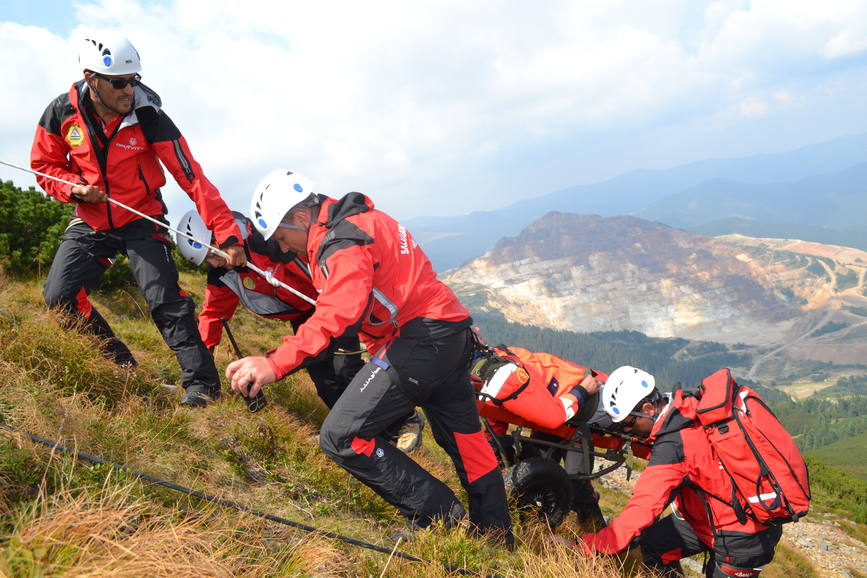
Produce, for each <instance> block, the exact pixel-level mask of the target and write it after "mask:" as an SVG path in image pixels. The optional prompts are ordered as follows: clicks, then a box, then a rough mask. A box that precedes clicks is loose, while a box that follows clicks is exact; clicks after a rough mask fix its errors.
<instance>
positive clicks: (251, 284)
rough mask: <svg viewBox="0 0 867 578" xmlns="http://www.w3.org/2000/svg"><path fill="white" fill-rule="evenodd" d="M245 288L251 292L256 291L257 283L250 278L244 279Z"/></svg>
mask: <svg viewBox="0 0 867 578" xmlns="http://www.w3.org/2000/svg"><path fill="white" fill-rule="evenodd" d="M244 287H246V288H247V289H250V290H252V289H255V288H256V282H255V281H253V279H251V278H250V277H244Z"/></svg>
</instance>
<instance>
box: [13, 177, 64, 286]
mask: <svg viewBox="0 0 867 578" xmlns="http://www.w3.org/2000/svg"><path fill="white" fill-rule="evenodd" d="M71 214H72V205H69V204H64V203H58V202H57V201H55V200H53V199H51V198H49V197H46V196H45V195H43V194H42V193H40V192H38V191H37V190H36V189H34V188H32V187H31V188H29V189H27V190H22V189H19V188H18V187H16V186H14V185H13V184H12V182H11V181H6V182H2V183H0V223H2V228H0V262H2V264H3V266H4V268H5V269H6V272H7V273H9V274H11V275H15V276H18V277H24V276H29V275H32V274H34V273H38V272H39V271H40V270H42V269H46V268H47V267H48V265H50V264H51V260H52V259H53V258H54V253H55V251H56V250H57V245H58V244H59V243H60V237H61V235H63V230H64V229H65V228H66V224H67V222H68V221H69V215H71Z"/></svg>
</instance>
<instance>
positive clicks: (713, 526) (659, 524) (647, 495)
mask: <svg viewBox="0 0 867 578" xmlns="http://www.w3.org/2000/svg"><path fill="white" fill-rule="evenodd" d="M602 404H603V406H604V408H605V411H606V413H608V415H609V416H610V417H611V419H612V421H613V422H614V424H615V425H616V426H619V427H620V428H621V430H622V431H623V432H625V433H628V434H631V435H634V436H636V437H638V438H647V439H649V441H651V442H653V451H652V453H651V455H650V460H649V462H648V464H647V468H646V469H645V470H644V472H642V474H641V476H640V477H639V478H638V482H637V483H636V484H635V489H634V491H633V494H632V499H630V500H629V503H628V504H627V505H626V507H625V508H624V509H623V511H622V512H621V513H620V515H618V516H617V517H616V518H614V519H613V520H612V521H611V524H610V525H609V526H608V527H607V528H604V529H603V530H601V531H599V532H597V533H595V534H585V535H584V536H582V537H581V540H580V542H579V543H578V544H577V545H580V546H581V547H582V548H583V549H584V551H585V552H587V553H592V552H600V553H603V554H615V553H618V552H620V551H622V550H625V549H626V548H627V547H628V546H629V545H630V543H631V542H632V540H633V539H634V538H636V537H637V538H638V544H639V545H640V546H641V549H642V551H643V553H644V557H645V563H646V564H648V565H649V566H651V567H653V568H656V569H657V570H659V571H661V572H662V573H663V575H667V576H682V575H683V573H682V570H681V569H680V564H679V562H678V561H679V560H680V559H681V558H684V557H688V556H692V555H694V554H698V553H700V552H709V553H710V556H711V558H710V561H709V562H708V565H707V576H708V577H714V578H725V577H727V576H740V577H750V576H758V575H759V573H760V572H761V567H762V566H764V565H765V564H767V563H769V562H770V561H771V560H772V559H773V558H774V548H775V547H776V545H777V542H778V541H779V540H780V536H781V535H782V528H781V527H780V526H771V527H768V526H764V525H762V524H759V523H758V522H755V521H753V520H752V519H750V518H747V519H746V521H745V522H743V523H742V522H740V521H738V515H737V513H736V512H735V510H734V508H733V507H732V506H731V505H730V503H729V502H727V501H726V500H729V499H730V498H731V496H732V495H733V491H732V484H731V480H730V478H729V477H728V476H727V475H726V473H725V472H724V471H723V469H722V468H721V467H720V465H719V461H718V459H716V458H715V456H714V454H713V453H712V450H711V447H710V443H709V442H708V441H707V438H706V436H705V433H704V431H703V430H702V426H701V424H700V423H699V422H698V421H697V419H696V407H697V405H698V398H697V397H696V396H695V395H693V394H691V393H685V392H683V391H681V390H677V391H675V392H674V394H673V395H667V394H666V395H662V394H660V393H659V391H658V390H657V389H656V388H655V384H654V379H653V376H652V375H650V374H649V373H646V372H644V371H642V370H640V369H636V368H634V367H629V366H624V367H621V368H618V369H616V370H615V371H613V372H612V373H611V375H610V376H609V377H608V381H606V382H605V385H604V386H603V390H602ZM715 496H720V497H721V498H716V497H715ZM672 500H674V501H673V502H672ZM669 503H671V505H672V510H674V513H673V514H671V515H669V516H666V517H665V518H663V519H662V520H660V521H656V519H657V517H658V516H659V515H660V514H662V512H663V510H665V508H666V506H668V505H669Z"/></svg>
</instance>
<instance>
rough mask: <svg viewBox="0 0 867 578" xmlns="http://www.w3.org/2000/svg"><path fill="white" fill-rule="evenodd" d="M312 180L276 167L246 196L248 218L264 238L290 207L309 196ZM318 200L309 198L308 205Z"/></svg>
mask: <svg viewBox="0 0 867 578" xmlns="http://www.w3.org/2000/svg"><path fill="white" fill-rule="evenodd" d="M311 195H314V193H313V181H311V180H310V179H308V178H307V177H305V176H304V175H302V174H299V173H293V172H292V171H290V170H287V169H278V170H276V171H272V172H270V173H268V174H267V175H265V178H264V179H262V180H261V181H260V182H259V184H258V185H257V186H256V190H255V191H254V192H253V198H252V199H250V218H251V219H252V221H253V225H254V226H255V227H256V229H258V230H259V232H260V233H262V236H263V237H265V239H266V240H267V239H270V238H271V235H273V234H274V231H276V230H277V227H278V226H279V225H280V221H282V220H283V217H285V216H286V213H288V212H289V211H290V210H291V209H292V208H294V207H295V206H297V205H300V204H301V203H303V202H304V201H307V200H309V199H310V196H311ZM318 202H319V197H318V196H315V195H314V197H313V202H311V204H316V203H318Z"/></svg>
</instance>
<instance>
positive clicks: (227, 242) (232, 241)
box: [220, 235, 242, 249]
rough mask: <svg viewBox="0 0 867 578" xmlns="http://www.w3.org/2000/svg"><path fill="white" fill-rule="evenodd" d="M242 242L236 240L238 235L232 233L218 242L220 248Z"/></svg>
mask: <svg viewBox="0 0 867 578" xmlns="http://www.w3.org/2000/svg"><path fill="white" fill-rule="evenodd" d="M241 244H242V243H241V242H240V241H239V240H238V237H236V236H235V235H232V236H230V237H226V240H225V241H223V242H222V243H220V249H225V248H226V247H231V246H232V245H241Z"/></svg>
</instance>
